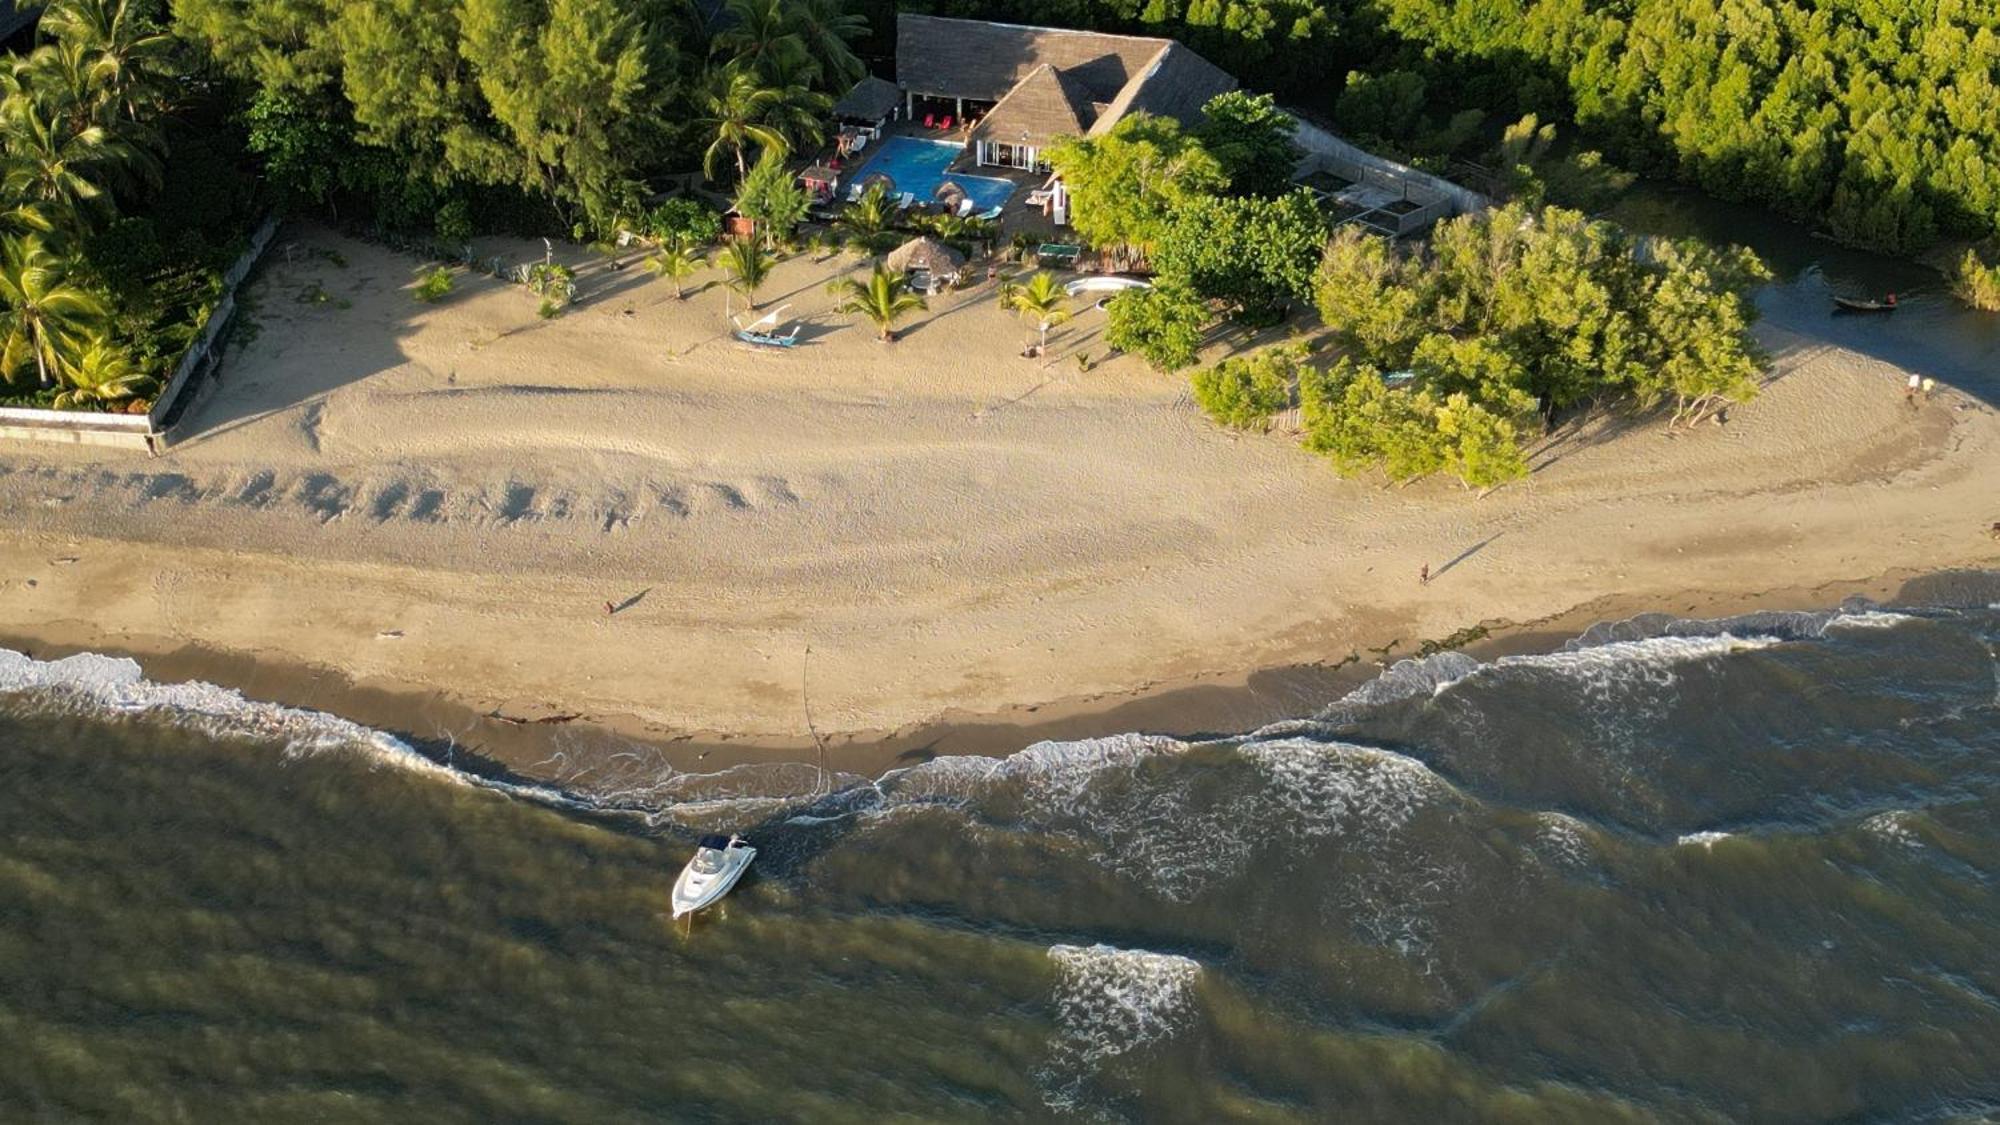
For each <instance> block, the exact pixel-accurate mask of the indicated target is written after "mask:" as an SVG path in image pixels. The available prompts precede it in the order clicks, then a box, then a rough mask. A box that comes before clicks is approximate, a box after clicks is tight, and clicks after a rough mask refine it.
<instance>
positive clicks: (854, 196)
mask: <svg viewBox="0 0 2000 1125" xmlns="http://www.w3.org/2000/svg"><path fill="white" fill-rule="evenodd" d="M847 201H848V202H849V203H859V202H861V185H860V184H849V185H847Z"/></svg>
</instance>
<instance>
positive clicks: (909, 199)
mask: <svg viewBox="0 0 2000 1125" xmlns="http://www.w3.org/2000/svg"><path fill="white" fill-rule="evenodd" d="M916 201H917V193H916V192H913V191H906V192H904V193H903V194H901V195H899V196H897V197H896V210H898V211H907V210H909V209H910V205H911V204H912V203H915V202H916Z"/></svg>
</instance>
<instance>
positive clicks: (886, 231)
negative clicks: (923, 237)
mask: <svg viewBox="0 0 2000 1125" xmlns="http://www.w3.org/2000/svg"><path fill="white" fill-rule="evenodd" d="M833 225H834V226H835V227H836V228H838V229H839V231H840V233H841V235H842V237H844V238H846V239H847V244H848V245H849V246H852V247H854V248H855V249H857V250H859V251H861V252H862V253H864V254H874V255H879V254H884V253H887V252H888V250H889V248H890V246H891V245H892V244H893V243H894V240H895V230H894V229H893V228H894V227H895V225H896V207H895V205H894V204H893V203H891V202H890V201H889V189H888V188H887V187H885V186H883V184H882V182H881V181H880V180H877V181H876V182H875V183H872V184H870V185H868V190H867V191H864V192H862V193H861V198H860V199H857V200H855V201H854V202H852V203H850V204H848V205H847V208H846V209H845V210H843V211H842V212H841V213H840V217H839V218H837V219H835V220H834V221H833Z"/></svg>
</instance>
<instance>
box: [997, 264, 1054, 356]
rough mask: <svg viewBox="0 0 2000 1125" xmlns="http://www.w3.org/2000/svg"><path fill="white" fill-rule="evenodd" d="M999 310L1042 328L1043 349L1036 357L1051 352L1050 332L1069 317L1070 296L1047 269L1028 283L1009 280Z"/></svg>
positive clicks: (1037, 351) (1002, 294) (1002, 293)
mask: <svg viewBox="0 0 2000 1125" xmlns="http://www.w3.org/2000/svg"><path fill="white" fill-rule="evenodd" d="M1000 307H1001V308H1004V309H1009V310H1011V311H1013V312H1017V313H1020V314H1021V316H1022V318H1023V319H1026V320H1030V321H1034V322H1035V323H1037V324H1038V325H1040V327H1041V341H1042V342H1041V346H1040V347H1039V348H1038V349H1036V352H1035V354H1037V355H1041V354H1043V353H1045V352H1047V351H1048V350H1049V329H1050V328H1053V327H1055V326H1056V325H1058V324H1061V323H1062V322H1063V321H1065V320H1068V319H1069V318H1070V311H1069V294H1068V293H1067V292H1066V291H1064V289H1063V287H1062V283H1061V282H1058V281H1057V280H1056V275H1054V274H1052V273H1049V272H1048V271H1046V270H1044V271H1042V272H1040V273H1037V274H1035V275H1034V276H1033V277H1030V278H1029V279H1028V280H1027V281H1026V282H1025V283H1023V282H1018V281H1010V282H1008V283H1007V284H1005V285H1003V286H1001V287H1000Z"/></svg>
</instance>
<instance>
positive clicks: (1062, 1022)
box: [1039, 944, 1201, 1110]
mask: <svg viewBox="0 0 2000 1125" xmlns="http://www.w3.org/2000/svg"><path fill="white" fill-rule="evenodd" d="M1049 959H1050V960H1051V961H1053V962H1055V966H1056V985H1055V997H1054V1000H1055V1009H1056V1033H1055V1039H1054V1042H1053V1043H1052V1044H1051V1050H1050V1053H1051V1058H1050V1061H1049V1064H1048V1066H1047V1067H1046V1068H1044V1070H1043V1071H1042V1072H1041V1074H1040V1076H1039V1077H1040V1078H1041V1079H1042V1082H1043V1090H1044V1097H1045V1100H1046V1101H1047V1103H1048V1105H1049V1107H1050V1108H1052V1109H1057V1110H1066V1109H1070V1108H1074V1107H1075V1106H1076V1104H1077V1101H1078V1095H1079V1094H1080V1093H1081V1092H1082V1087H1083V1085H1084V1084H1085V1083H1086V1082H1087V1081H1088V1080H1089V1078H1090V1077H1091V1076H1092V1075H1093V1074H1095V1073H1096V1072H1097V1070H1098V1069H1099V1068H1100V1067H1101V1066H1102V1065H1103V1063H1104V1062H1105V1061H1106V1060H1108V1059H1111V1058H1115V1057H1117V1056H1120V1055H1125V1054H1129V1053H1131V1052H1133V1051H1135V1050H1138V1049H1140V1048H1143V1047H1145V1046H1147V1045H1149V1044H1152V1043H1157V1042H1159V1041H1161V1040H1164V1039H1168V1038H1170V1037H1172V1036H1173V1035H1174V1034H1175V1033H1177V1032H1178V1031H1180V1030H1181V1029H1182V1028H1183V1027H1185V1026H1186V1024H1187V1023H1188V1021H1189V1020H1190V1019H1191V1018H1192V1016H1193V1013H1194V988H1195V983H1196V981H1197V980H1198V979H1199V978H1200V976H1201V964H1200V962H1197V961H1194V960H1192V959H1190V958H1187V957H1181V956H1177V955H1175V954H1171V953H1153V952H1150V951H1148V950H1144V949H1119V948H1116V947H1114V946H1110V945H1104V944H1098V945H1090V946H1080V945H1052V946H1050V947H1049Z"/></svg>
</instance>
